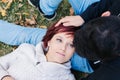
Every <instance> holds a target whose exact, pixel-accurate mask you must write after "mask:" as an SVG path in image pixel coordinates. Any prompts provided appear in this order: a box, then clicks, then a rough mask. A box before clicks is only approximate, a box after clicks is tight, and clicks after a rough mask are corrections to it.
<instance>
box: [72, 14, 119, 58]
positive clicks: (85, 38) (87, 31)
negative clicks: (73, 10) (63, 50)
mask: <svg viewBox="0 0 120 80" xmlns="http://www.w3.org/2000/svg"><path fill="white" fill-rule="evenodd" d="M74 45H75V48H76V51H77V52H78V54H79V55H80V56H83V57H86V58H88V59H89V60H98V59H101V60H108V59H111V58H114V57H116V56H118V55H119V54H120V18H119V17H115V16H109V17H100V18H97V19H94V20H91V21H89V22H88V23H86V24H85V25H84V26H83V27H82V28H81V29H80V30H78V31H77V32H76V33H75V39H74Z"/></svg>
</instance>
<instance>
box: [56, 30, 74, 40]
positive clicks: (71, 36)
mask: <svg viewBox="0 0 120 80" xmlns="http://www.w3.org/2000/svg"><path fill="white" fill-rule="evenodd" d="M54 37H61V38H67V39H72V40H73V38H74V35H72V34H69V33H68V32H62V33H57V34H55V35H54Z"/></svg>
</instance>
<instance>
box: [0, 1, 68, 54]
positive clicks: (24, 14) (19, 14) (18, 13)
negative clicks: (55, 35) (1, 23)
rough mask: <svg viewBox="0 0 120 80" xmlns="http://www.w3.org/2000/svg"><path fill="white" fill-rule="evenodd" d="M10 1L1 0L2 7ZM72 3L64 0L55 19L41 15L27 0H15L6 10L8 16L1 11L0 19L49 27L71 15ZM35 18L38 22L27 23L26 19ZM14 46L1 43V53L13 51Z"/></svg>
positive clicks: (0, 5) (24, 24) (19, 23)
mask: <svg viewBox="0 0 120 80" xmlns="http://www.w3.org/2000/svg"><path fill="white" fill-rule="evenodd" d="M7 4H8V3H3V2H2V0H0V7H1V8H3V9H4V8H5V7H6V6H7ZM69 8H70V5H69V3H68V2H67V0H63V2H62V3H61V4H60V6H59V7H58V9H57V17H56V18H55V20H53V21H48V20H46V19H45V18H44V17H43V16H41V15H40V13H39V11H38V10H37V9H36V8H35V7H33V6H31V5H29V3H28V2H27V0H13V2H12V4H11V5H10V7H9V8H8V9H7V10H6V16H2V15H1V13H0V19H1V20H5V21H8V22H10V23H15V24H18V25H22V26H31V27H39V28H40V26H47V27H49V26H50V25H51V24H53V23H54V22H56V21H58V20H59V19H60V18H62V17H64V16H66V15H69ZM32 18H34V20H35V22H36V24H32V25H30V24H27V21H26V19H32ZM11 51H12V47H11V46H8V45H6V44H3V43H0V55H4V54H5V53H8V52H11Z"/></svg>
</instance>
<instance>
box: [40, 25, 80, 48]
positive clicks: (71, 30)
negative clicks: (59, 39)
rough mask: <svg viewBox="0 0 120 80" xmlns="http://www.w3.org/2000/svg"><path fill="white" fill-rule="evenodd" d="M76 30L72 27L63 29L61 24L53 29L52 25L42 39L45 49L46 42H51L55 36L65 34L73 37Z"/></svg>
mask: <svg viewBox="0 0 120 80" xmlns="http://www.w3.org/2000/svg"><path fill="white" fill-rule="evenodd" d="M77 29H78V28H77V27H74V26H68V27H65V26H64V25H63V24H60V25H59V26H57V27H55V24H53V25H52V26H51V27H49V28H48V30H47V32H46V35H45V36H44V37H43V39H42V41H43V44H44V47H45V48H46V47H47V46H48V45H47V43H48V41H49V40H51V39H52V37H53V36H54V35H55V34H57V33H62V32H67V34H68V35H72V36H74V33H75V31H76V30H77Z"/></svg>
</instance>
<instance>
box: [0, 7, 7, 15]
mask: <svg viewBox="0 0 120 80" xmlns="http://www.w3.org/2000/svg"><path fill="white" fill-rule="evenodd" d="M0 13H1V15H2V16H6V10H4V9H3V8H1V7H0Z"/></svg>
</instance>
